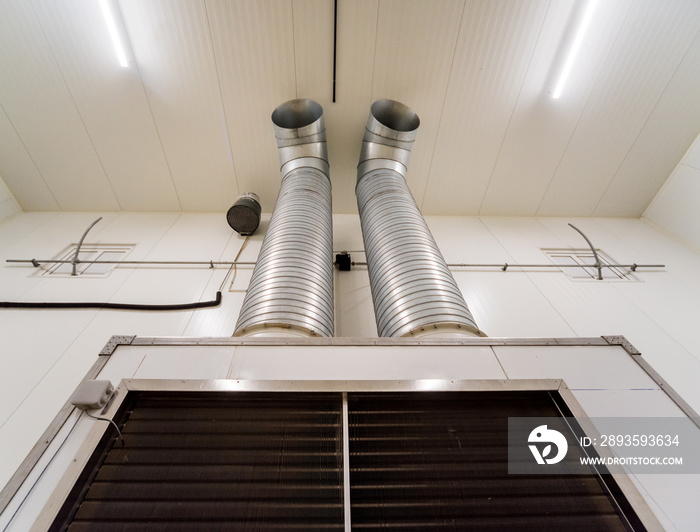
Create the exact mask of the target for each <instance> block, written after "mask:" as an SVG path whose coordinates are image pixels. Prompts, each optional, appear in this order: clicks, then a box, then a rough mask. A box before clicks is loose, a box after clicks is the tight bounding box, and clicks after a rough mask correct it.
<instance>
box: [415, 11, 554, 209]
mask: <svg viewBox="0 0 700 532" xmlns="http://www.w3.org/2000/svg"><path fill="white" fill-rule="evenodd" d="M547 5H548V2H546V1H541V0H532V1H526V2H509V1H508V0H504V1H491V0H485V1H479V2H466V4H465V8H464V12H463V13H462V20H461V26H460V30H459V39H458V41H457V48H456V51H455V54H454V60H453V64H452V66H451V72H450V80H449V85H448V86H447V91H446V95H445V101H444V106H443V108H442V113H441V115H440V125H439V134H438V136H437V141H436V143H435V152H434V154H433V157H432V164H431V166H430V175H429V179H428V184H427V187H426V192H425V199H424V200H423V203H422V205H423V207H424V209H425V211H426V212H428V213H436V214H437V213H447V214H461V215H464V214H477V213H478V212H479V208H480V206H481V202H482V200H483V197H484V193H485V192H486V188H487V186H488V182H489V178H490V177H491V173H492V171H493V167H494V165H495V164H496V159H497V157H498V156H499V152H500V149H501V144H502V142H503V137H504V135H505V134H506V129H507V128H508V124H509V122H510V119H511V115H512V113H513V107H514V105H515V102H516V100H517V98H518V93H519V92H520V89H521V86H522V83H523V78H524V77H525V73H526V72H527V68H528V65H529V62H530V57H531V55H532V52H533V48H534V46H535V44H536V42H537V38H538V36H539V34H540V29H541V27H542V21H543V19H544V16H545V13H546V11H547ZM419 114H420V113H419ZM420 137H421V136H420V135H419V140H420ZM420 204H421V203H420V201H419V205H420Z"/></svg>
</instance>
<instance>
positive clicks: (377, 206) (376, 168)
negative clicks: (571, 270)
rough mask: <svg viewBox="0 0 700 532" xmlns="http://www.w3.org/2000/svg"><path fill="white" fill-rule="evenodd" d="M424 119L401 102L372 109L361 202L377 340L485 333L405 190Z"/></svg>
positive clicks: (360, 182) (360, 180) (359, 176)
mask: <svg viewBox="0 0 700 532" xmlns="http://www.w3.org/2000/svg"><path fill="white" fill-rule="evenodd" d="M419 124H420V120H419V118H418V115H416V113H415V112H414V111H413V110H411V109H410V108H408V107H406V106H405V105H403V104H402V103H399V102H395V101H392V100H379V101H376V102H374V103H373V104H372V108H371V112H370V115H369V119H368V120H367V126H366V130H365V136H364V139H363V143H362V152H361V155H360V163H359V165H358V170H357V186H356V188H355V192H356V194H357V204H358V208H359V211H360V223H361V225H362V236H363V239H364V243H365V252H366V254H367V269H368V273H369V279H370V286H371V290H372V300H373V302H374V311H375V317H376V320H377V332H378V333H379V336H384V337H397V336H410V335H419V334H420V335H427V334H431V335H432V334H440V335H441V336H445V335H451V334H455V333H456V334H461V335H465V334H466V335H470V336H480V335H483V334H482V333H481V332H480V331H479V329H478V327H477V326H476V323H475V322H474V318H473V317H472V315H471V313H470V312H469V309H468V308H467V304H466V302H465V301H464V297H463V296H462V293H461V292H460V290H459V288H458V287H457V283H456V282H455V280H454V278H453V277H452V274H451V272H450V270H449V268H448V267H447V264H446V262H445V259H444V258H443V257H442V254H441V253H440V250H439V249H438V247H437V244H436V243H435V239H434V238H433V235H432V234H431V233H430V230H429V229H428V226H427V224H426V223H425V220H424V219H423V216H422V215H421V213H420V210H419V209H418V206H417V205H416V202H415V200H414V199H413V195H412V194H411V191H410V190H409V188H408V185H407V184H406V179H405V174H406V165H407V164H408V158H409V155H410V151H411V147H412V145H413V141H414V140H415V138H416V132H417V129H418V126H419Z"/></svg>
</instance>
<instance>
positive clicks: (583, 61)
mask: <svg viewBox="0 0 700 532" xmlns="http://www.w3.org/2000/svg"><path fill="white" fill-rule="evenodd" d="M630 5H631V0H607V1H606V2H605V3H602V2H599V3H598V6H597V11H596V12H595V14H596V16H595V18H594V20H593V23H592V25H591V26H590V27H589V31H588V38H587V39H585V40H584V41H583V44H582V47H581V49H580V52H579V54H578V56H577V58H576V62H575V68H573V69H572V72H571V74H570V76H569V79H568V83H567V84H566V86H565V91H564V92H563V94H562V96H561V97H560V98H559V99H556V100H555V99H553V98H552V93H553V91H554V88H555V86H556V84H557V82H558V78H559V76H560V73H561V70H562V69H563V66H564V63H565V61H566V59H567V56H568V52H569V50H570V47H571V44H572V43H571V41H572V37H571V36H572V34H574V33H575V31H576V29H577V28H578V26H579V24H580V22H581V19H582V17H583V15H584V11H585V7H586V3H585V2H575V1H573V0H567V1H557V2H551V3H550V4H549V6H548V10H547V15H546V17H545V20H544V23H543V25H542V30H541V32H540V35H539V36H538V41H537V46H536V47H535V49H534V52H533V54H532V58H531V60H530V65H529V68H528V72H527V75H526V77H525V80H524V82H523V85H522V88H521V90H520V95H519V97H518V102H517V104H516V106H515V109H514V111H513V115H512V117H511V120H510V124H509V125H508V131H507V133H506V135H505V138H504V139H503V145H502V146H501V149H500V153H499V155H498V160H497V161H496V164H495V165H494V168H493V172H492V174H491V177H490V180H489V184H488V188H487V190H486V193H485V195H484V196H483V198H477V200H482V201H481V204H480V207H479V208H478V210H472V211H471V212H470V213H469V214H477V213H478V214H481V215H490V216H493V215H498V216H500V215H510V216H512V215H520V216H528V215H529V216H531V215H534V214H535V213H536V212H537V210H538V208H539V206H540V203H541V202H542V197H543V195H544V193H545V192H546V191H547V187H548V186H549V183H550V182H551V180H552V176H553V175H554V173H555V172H556V170H557V166H558V164H559V162H560V161H561V158H562V154H563V153H564V150H566V148H567V146H568V145H569V141H570V139H571V135H572V134H573V132H574V130H575V128H576V125H577V123H578V121H579V119H580V117H581V114H582V113H583V111H584V109H585V107H586V103H587V102H588V100H589V98H590V95H591V92H592V90H593V88H594V86H595V83H596V80H597V78H598V76H599V73H600V65H601V62H602V60H601V58H605V57H606V55H607V54H608V53H609V50H610V47H611V46H612V44H613V43H614V42H615V38H616V36H617V34H618V33H619V30H620V27H621V26H622V23H623V21H624V20H625V17H626V15H627V13H628V11H629V9H630Z"/></svg>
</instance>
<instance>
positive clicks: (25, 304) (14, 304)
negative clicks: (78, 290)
mask: <svg viewBox="0 0 700 532" xmlns="http://www.w3.org/2000/svg"><path fill="white" fill-rule="evenodd" d="M220 304H221V291H218V292H216V299H214V300H213V301H198V302H196V303H181V304H178V305H137V304H133V303H88V302H83V303H54V302H34V301H0V308H47V309H51V308H106V309H113V310H191V309H198V308H207V307H218V306H219V305H220Z"/></svg>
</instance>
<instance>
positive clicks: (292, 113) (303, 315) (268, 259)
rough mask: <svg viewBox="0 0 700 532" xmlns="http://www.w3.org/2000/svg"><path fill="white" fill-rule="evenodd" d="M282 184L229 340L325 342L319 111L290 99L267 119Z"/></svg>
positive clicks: (324, 194)
mask: <svg viewBox="0 0 700 532" xmlns="http://www.w3.org/2000/svg"><path fill="white" fill-rule="evenodd" d="M272 122H273V125H274V130H275V137H276V138H277V147H278V154H279V158H280V165H281V174H282V185H281V187H280V192H279V196H278V197H277V203H276V204H275V208H274V210H273V212H272V218H271V219H270V225H269V227H268V229H267V233H266V234H265V239H264V240H263V244H262V248H261V250H260V255H259V256H258V260H257V263H256V266H255V269H254V270H253V276H252V278H251V281H250V285H249V287H248V291H247V292H246V296H245V299H244V301H243V307H242V309H241V313H240V315H239V317H238V323H237V324H236V331H235V333H234V336H248V335H254V334H266V333H268V332H270V331H280V332H281V333H282V332H284V331H288V332H292V331H293V332H294V333H297V334H303V335H308V336H333V323H334V318H333V220H332V216H331V183H330V179H329V178H328V170H329V167H328V155H327V150H326V132H325V126H324V123H323V108H322V107H321V106H320V105H319V104H318V103H316V102H314V101H312V100H292V101H289V102H286V103H284V104H282V105H280V106H279V107H278V108H277V109H275V111H274V112H273V113H272Z"/></svg>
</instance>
